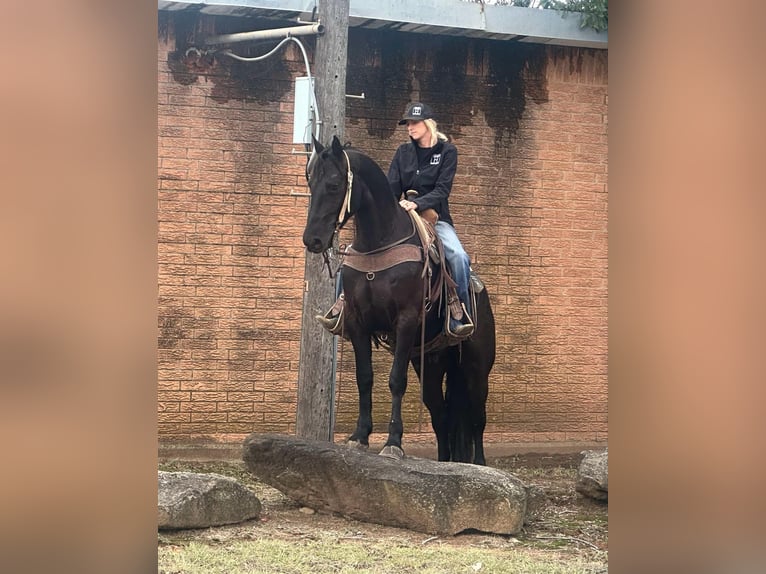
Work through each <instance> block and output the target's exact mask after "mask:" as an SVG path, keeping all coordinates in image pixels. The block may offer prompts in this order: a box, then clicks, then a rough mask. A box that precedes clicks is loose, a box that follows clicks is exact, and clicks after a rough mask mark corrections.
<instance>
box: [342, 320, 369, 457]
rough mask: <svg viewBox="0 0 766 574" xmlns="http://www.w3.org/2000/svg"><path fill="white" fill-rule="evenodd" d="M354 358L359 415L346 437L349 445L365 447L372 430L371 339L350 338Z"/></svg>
mask: <svg viewBox="0 0 766 574" xmlns="http://www.w3.org/2000/svg"><path fill="white" fill-rule="evenodd" d="M351 343H352V345H353V346H354V357H355V359H356V388H357V390H358V391H359V417H358V418H357V420H356V430H355V431H354V432H353V434H352V435H351V436H350V437H348V439H346V443H347V444H348V445H349V446H357V447H359V448H365V449H366V448H367V447H369V446H370V442H369V439H370V433H371V432H372V377H373V373H372V341H371V340H370V337H368V336H365V335H354V336H353V337H352V340H351Z"/></svg>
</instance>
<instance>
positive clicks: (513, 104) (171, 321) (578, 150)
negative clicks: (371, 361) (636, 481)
mask: <svg viewBox="0 0 766 574" xmlns="http://www.w3.org/2000/svg"><path fill="white" fill-rule="evenodd" d="M177 18H178V17H170V16H168V15H166V14H163V13H161V14H160V38H159V50H158V56H159V60H158V80H159V110H158V125H159V137H158V150H159V180H158V213H159V229H160V237H159V243H158V252H159V269H158V284H159V312H158V314H159V339H158V341H159V342H158V345H159V361H160V364H159V381H158V389H159V390H158V399H159V403H158V405H159V414H158V416H159V432H160V439H161V440H163V441H176V440H178V441H209V440H223V441H227V440H240V439H241V438H242V437H243V436H244V435H246V434H248V433H250V432H255V431H257V432H283V433H292V432H294V429H295V405H296V393H297V373H298V359H299V353H300V349H299V343H300V316H301V305H302V288H303V265H304V251H303V246H302V244H301V239H300V238H301V234H302V228H303V224H304V222H305V214H306V206H307V199H306V197H304V196H302V195H300V194H302V193H305V192H306V186H305V181H304V179H303V165H304V161H305V160H304V158H303V157H302V156H300V155H296V154H292V153H291V151H292V150H293V149H297V148H298V147H299V146H297V145H293V144H292V143H291V141H292V109H293V104H292V96H293V93H292V89H293V78H294V77H295V76H299V75H304V74H305V71H304V69H303V63H302V57H301V54H300V51H299V50H298V49H297V47H296V46H295V45H294V44H292V43H290V44H289V47H287V48H286V49H283V50H282V51H281V52H280V53H279V54H278V55H277V56H275V57H272V58H270V59H269V60H267V61H266V62H262V63H260V62H259V63H251V64H238V63H236V62H233V61H231V60H229V61H227V60H226V59H221V60H217V59H212V58H205V57H202V58H196V57H194V54H192V55H191V57H188V56H184V54H185V51H186V47H187V46H188V45H192V44H194V40H195V39H198V38H200V37H203V36H202V35H204V34H208V33H211V32H213V31H215V32H222V31H232V30H236V29H257V28H259V27H266V26H259V25H258V24H254V23H253V22H248V21H242V20H241V19H221V18H219V19H214V18H211V17H201V18H199V19H197V17H183V18H181V19H177ZM268 27H271V26H268ZM304 43H305V44H306V46H307V50H308V51H309V55H311V53H312V52H313V50H312V46H313V39H311V38H308V39H306V40H305V41H304ZM197 44H198V45H199V42H197ZM272 45H273V44H272ZM270 47H271V45H269V46H268V47H267V48H257V47H256V48H253V55H259V54H261V53H264V52H265V51H266V50H268V49H270ZM243 50H244V49H242V50H238V51H243ZM348 92H349V93H351V94H359V93H361V92H364V93H365V99H363V100H360V99H349V100H348V105H347V125H346V133H345V138H346V139H347V140H350V141H351V142H352V143H353V144H354V145H355V146H356V147H359V148H360V149H363V150H365V151H367V152H368V153H369V154H370V155H371V156H373V157H374V158H375V159H377V160H378V161H379V163H380V164H381V166H382V167H383V169H384V170H386V169H387V168H388V163H389V161H390V158H391V157H392V155H393V151H394V150H395V149H396V147H397V146H398V145H399V144H400V143H401V142H402V141H404V140H405V138H406V133H405V132H404V129H403V128H398V127H397V126H396V120H397V119H398V116H399V115H400V114H401V113H402V111H403V109H404V107H405V104H406V103H407V101H409V100H410V99H415V98H422V99H423V100H425V101H427V102H429V103H432V104H433V106H434V107H435V108H436V110H437V112H438V114H439V118H438V119H439V123H440V129H442V130H443V131H445V132H446V133H448V134H449V135H450V136H451V137H452V138H453V141H454V142H455V143H456V145H457V146H458V149H459V154H460V155H459V167H458V175H457V177H456V180H455V187H454V189H453V194H452V196H451V200H450V203H451V210H452V213H453V218H454V219H455V222H456V229H457V231H458V234H459V236H460V237H461V240H462V241H463V243H464V245H465V247H466V250H467V251H468V252H469V254H470V255H471V256H472V258H473V261H474V268H475V269H476V270H477V271H478V272H479V274H480V275H481V276H482V278H483V279H484V280H485V282H486V283H487V286H488V289H489V292H490V295H491V298H492V303H493V307H494V311H495V316H496V321H497V343H498V353H497V361H496V364H495V368H494V370H493V372H492V375H491V378H490V400H489V403H488V426H487V440H488V441H508V442H557V441H576V442H583V443H587V442H593V441H605V440H606V438H607V367H606V365H607V361H606V357H607V306H606V304H607V303H606V301H607V143H606V137H607V136H606V117H607V66H606V53H605V52H602V51H595V50H584V49H569V48H546V47H542V46H533V45H526V44H518V43H511V42H490V41H481V40H469V39H458V38H446V37H436V36H425V35H418V34H402V33H390V32H389V33H376V32H370V31H366V32H365V33H364V37H362V36H361V35H360V33H359V31H358V30H353V29H352V30H351V31H350V38H349V71H348ZM349 235H350V232H347V233H345V234H344V239H347V240H348V239H350V237H349ZM338 361H339V373H338V388H337V390H336V396H337V398H338V404H337V424H336V432H337V433H339V434H345V433H347V432H348V431H350V430H351V428H352V426H353V422H354V421H355V418H356V405H357V399H356V388H355V383H354V378H353V353H352V352H351V349H350V345H348V344H346V343H344V342H341V344H340V345H339V353H338ZM389 363H390V361H389V357H388V356H387V355H386V354H385V353H384V352H382V351H381V352H379V353H377V354H376V384H375V389H376V391H375V396H374V405H375V409H374V420H375V432H385V429H386V425H385V423H386V420H387V417H388V413H389V409H390V403H389V395H388V388H387V387H388V385H387V368H388V364H389ZM410 381H411V384H410V389H409V391H408V394H407V396H406V398H405V405H404V415H405V433H409V434H408V435H406V436H405V441H406V440H408V438H409V440H416V439H417V437H418V436H419V435H418V434H417V433H418V431H420V432H422V433H423V434H422V435H420V436H421V438H424V439H428V437H430V434H431V433H430V425H429V424H428V423H427V418H428V417H427V412H425V411H424V410H423V412H422V413H421V409H420V405H419V397H418V387H417V382H416V378H415V376H414V374H413V373H412V371H411V376H410ZM421 414H422V424H421V418H420V417H421Z"/></svg>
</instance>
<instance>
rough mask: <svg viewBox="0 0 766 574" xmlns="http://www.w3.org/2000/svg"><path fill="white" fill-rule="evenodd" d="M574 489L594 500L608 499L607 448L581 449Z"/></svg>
mask: <svg viewBox="0 0 766 574" xmlns="http://www.w3.org/2000/svg"><path fill="white" fill-rule="evenodd" d="M582 454H583V458H582V461H581V462H580V468H579V469H578V471H577V482H576V483H575V490H576V491H577V492H579V493H580V494H582V495H583V496H587V497H590V498H594V499H596V500H608V499H609V449H604V450H587V451H583V453H582Z"/></svg>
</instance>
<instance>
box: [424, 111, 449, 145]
mask: <svg viewBox="0 0 766 574" xmlns="http://www.w3.org/2000/svg"><path fill="white" fill-rule="evenodd" d="M423 122H424V123H425V124H426V127H427V128H428V131H429V132H431V147H433V146H435V145H436V142H437V141H438V140H441V141H443V142H446V141H447V140H448V138H447V136H446V135H444V134H443V133H442V132H440V131H439V130H438V129H437V124H436V121H435V120H433V119H431V118H428V119H427V120H423Z"/></svg>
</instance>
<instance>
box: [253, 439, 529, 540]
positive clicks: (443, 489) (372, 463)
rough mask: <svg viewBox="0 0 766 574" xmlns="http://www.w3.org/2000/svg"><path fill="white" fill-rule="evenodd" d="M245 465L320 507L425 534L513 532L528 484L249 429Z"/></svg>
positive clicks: (483, 471) (493, 473)
mask: <svg viewBox="0 0 766 574" xmlns="http://www.w3.org/2000/svg"><path fill="white" fill-rule="evenodd" d="M244 460H245V464H246V465H247V468H248V469H249V470H250V472H252V473H253V475H255V476H256V477H257V478H258V480H260V481H261V482H264V483H266V484H269V485H271V486H273V487H274V488H276V489H277V490H280V491H281V492H283V493H284V494H286V495H287V496H289V497H290V498H291V499H293V500H295V501H297V502H299V503H300V504H302V505H304V506H308V507H311V508H314V509H317V510H325V511H331V512H337V513H339V514H342V515H344V516H346V517H349V518H353V519H356V520H362V521H365V522H372V523H375V524H383V525H387V526H396V527H400V528H407V529H410V530H416V531H419V532H425V533H428V534H440V535H451V534H457V533H458V532H462V531H463V530H467V529H475V530H479V531H482V532H491V533H496V534H516V533H518V532H519V531H520V530H521V528H522V525H523V523H524V514H525V512H526V504H527V490H526V488H525V486H524V484H522V482H521V481H520V480H519V479H518V478H517V477H515V476H513V475H512V474H509V473H507V472H504V471H501V470H498V469H494V468H489V467H485V466H477V465H473V464H464V463H455V462H436V461H433V460H425V459H419V458H404V459H401V460H394V459H391V458H388V457H384V456H379V455H376V454H370V453H368V452H366V451H360V450H357V449H351V448H349V447H347V446H345V445H336V444H332V443H329V442H320V441H313V440H306V439H301V438H297V437H292V436H283V435H260V434H253V435H250V436H249V437H248V438H247V439H246V440H245V443H244Z"/></svg>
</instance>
